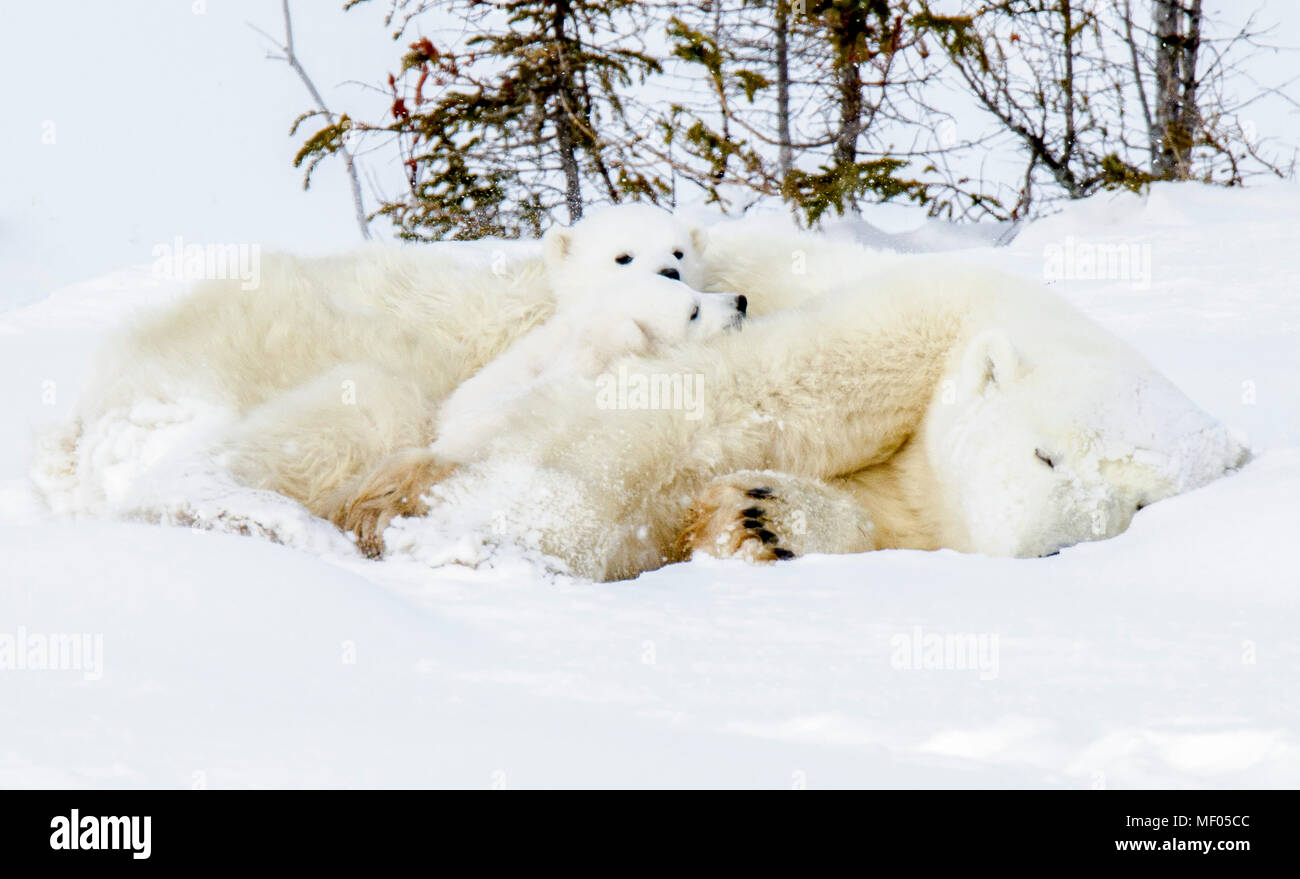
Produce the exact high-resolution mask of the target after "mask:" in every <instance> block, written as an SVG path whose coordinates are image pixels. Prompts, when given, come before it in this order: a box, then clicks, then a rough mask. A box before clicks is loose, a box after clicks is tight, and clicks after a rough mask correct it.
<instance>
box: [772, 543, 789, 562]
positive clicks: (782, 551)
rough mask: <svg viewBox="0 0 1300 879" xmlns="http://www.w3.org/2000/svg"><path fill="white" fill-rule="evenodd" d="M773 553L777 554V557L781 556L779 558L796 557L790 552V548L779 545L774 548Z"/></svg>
mask: <svg viewBox="0 0 1300 879" xmlns="http://www.w3.org/2000/svg"><path fill="white" fill-rule="evenodd" d="M772 555H774V556H776V557H777V558H779V559H792V558H794V553H792V552H790V550H788V549H782V548H781V547H779V546H778V547H777V548H776V549H774V550H772Z"/></svg>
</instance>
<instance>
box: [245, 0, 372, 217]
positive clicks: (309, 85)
mask: <svg viewBox="0 0 1300 879" xmlns="http://www.w3.org/2000/svg"><path fill="white" fill-rule="evenodd" d="M280 8H281V10H282V11H283V13H284V42H283V43H280V42H277V41H276V40H275V38H274V37H272V36H271V35H270V34H268V33H267V32H266V31H264V30H262V29H261V28H259V27H255V26H253V25H251V24H250V25H249V27H251V28H253V30H255V31H257V32H258V33H259V34H261V35H262V36H263V37H265V38H266V39H267V40H268V41H270V42H271V43H272V44H273V45H274V46H275V47H276V48H278V49H279V50H280V51H281V52H282V53H283V54H281V55H271V56H269V57H271V58H274V59H276V60H278V61H283V62H284V63H285V64H288V65H289V67H290V68H291V69H292V70H293V72H294V73H296V74H298V78H299V79H300V80H302V84H303V86H304V87H305V88H306V89H307V94H308V95H310V96H311V99H312V101H313V103H315V104H316V109H318V110H320V112H321V113H323V114H324V115H325V118H326V119H328V120H329V122H330V124H331V125H333V124H335V123H336V121H337V118H336V117H335V115H334V113H333V111H331V110H330V108H329V106H328V105H327V104H326V103H325V99H324V98H323V97H321V93H320V91H318V90H317V88H316V84H315V83H314V82H312V79H311V77H310V76H308V75H307V71H306V70H305V69H303V66H302V63H301V62H300V61H299V60H298V55H297V53H296V52H295V51H294V46H293V18H292V16H291V15H290V14H289V0H281V3H280ZM339 153H341V154H342V156H343V167H344V169H345V170H346V171H347V174H348V182H349V184H350V185H351V187H352V207H353V210H354V211H356V217H357V228H358V229H360V230H361V237H362V238H364V239H365V240H367V241H369V240H370V239H371V234H370V221H369V218H367V217H366V205H365V199H364V198H363V196H362V194H361V177H360V175H359V174H358V173H357V165H356V161H355V160H354V158H353V155H352V151H351V150H349V149H348V148H347V146H346V145H342V146H340V147H339Z"/></svg>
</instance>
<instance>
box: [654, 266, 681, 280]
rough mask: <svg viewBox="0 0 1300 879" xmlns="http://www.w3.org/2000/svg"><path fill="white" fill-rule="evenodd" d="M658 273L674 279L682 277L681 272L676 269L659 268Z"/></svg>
mask: <svg viewBox="0 0 1300 879" xmlns="http://www.w3.org/2000/svg"><path fill="white" fill-rule="evenodd" d="M659 274H661V275H663V276H664V277H665V278H672V279H673V280H674V281H680V280H681V279H682V273H681V272H679V271H677V269H660V270H659Z"/></svg>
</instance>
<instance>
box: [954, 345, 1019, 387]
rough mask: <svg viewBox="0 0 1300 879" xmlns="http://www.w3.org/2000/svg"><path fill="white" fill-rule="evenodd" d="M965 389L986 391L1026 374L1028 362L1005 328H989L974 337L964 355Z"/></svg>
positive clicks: (963, 378)
mask: <svg viewBox="0 0 1300 879" xmlns="http://www.w3.org/2000/svg"><path fill="white" fill-rule="evenodd" d="M961 371H962V381H961V385H962V388H963V389H964V390H965V391H966V392H967V393H968V394H972V395H974V394H982V393H984V391H985V390H987V389H988V388H990V387H995V386H998V385H1005V384H1007V383H1008V382H1012V381H1015V380H1016V379H1017V378H1019V377H1020V376H1021V375H1022V374H1023V373H1024V361H1023V360H1021V359H1020V354H1019V352H1017V351H1016V346H1015V345H1014V344H1012V342H1011V339H1010V338H1009V337H1008V336H1007V334H1006V333H1004V332H1003V331H1002V330H986V331H985V332H983V333H980V334H979V335H977V336H976V337H975V338H974V339H971V341H970V343H969V344H968V345H967V346H966V353H965V355H964V356H963V357H962V368H961Z"/></svg>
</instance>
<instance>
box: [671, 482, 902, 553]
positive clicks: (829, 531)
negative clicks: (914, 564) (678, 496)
mask: <svg viewBox="0 0 1300 879" xmlns="http://www.w3.org/2000/svg"><path fill="white" fill-rule="evenodd" d="M876 548H877V544H876V540H875V528H874V527H873V525H872V523H871V518H870V516H869V514H868V513H867V511H866V510H865V509H864V508H863V507H862V505H861V504H860V503H858V501H857V500H856V499H855V498H854V497H853V495H851V494H849V493H848V492H846V491H843V490H841V489H837V488H832V487H831V486H829V485H827V484H826V483H824V482H822V481H820V480H817V479H810V478H807V477H802V476H793V475H791V474H789V473H779V472H776V471H773V470H741V471H738V472H736V473H729V474H727V475H726V476H720V477H718V478H717V479H714V480H713V481H712V482H710V483H709V484H708V485H706V486H705V487H704V489H703V490H702V491H700V493H699V494H697V495H696V496H695V498H694V500H693V502H692V504H691V511H690V516H689V519H688V521H687V524H686V527H685V529H684V530H683V531H682V533H681V535H680V536H679V537H678V538H677V546H676V549H677V552H678V555H679V556H680V557H682V558H690V556H691V555H692V554H693V553H696V552H701V553H705V554H706V555H712V556H717V557H718V558H732V557H739V558H743V559H745V560H746V561H749V562H773V561H779V560H782V559H789V558H794V557H796V556H801V555H806V554H807V553H812V552H820V553H852V552H866V551H868V550H872V549H876Z"/></svg>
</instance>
